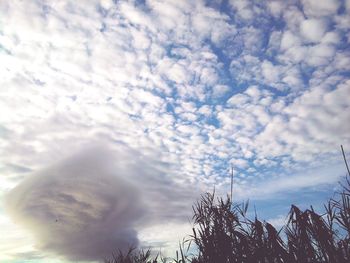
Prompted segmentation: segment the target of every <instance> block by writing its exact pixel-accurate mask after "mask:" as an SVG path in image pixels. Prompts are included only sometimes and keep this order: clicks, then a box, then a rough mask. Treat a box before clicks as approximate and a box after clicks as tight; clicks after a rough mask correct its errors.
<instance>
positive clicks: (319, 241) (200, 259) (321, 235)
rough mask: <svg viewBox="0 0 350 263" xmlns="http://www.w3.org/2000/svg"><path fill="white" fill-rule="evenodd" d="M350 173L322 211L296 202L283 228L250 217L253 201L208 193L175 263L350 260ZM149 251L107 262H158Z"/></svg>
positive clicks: (333, 262) (335, 262)
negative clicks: (243, 200) (219, 196)
mask: <svg viewBox="0 0 350 263" xmlns="http://www.w3.org/2000/svg"><path fill="white" fill-rule="evenodd" d="M349 178H350V175H349V176H348V177H347V178H346V180H345V183H344V184H342V190H341V191H340V192H339V193H337V197H336V198H333V199H331V200H329V201H328V203H327V204H325V206H324V207H325V212H324V213H323V214H318V213H316V212H315V211H314V210H313V208H312V207H311V208H310V209H306V210H304V211H303V210H301V209H299V208H298V207H297V206H295V205H292V206H291V209H290V212H289V214H288V216H287V219H288V220H287V223H286V225H285V226H283V228H282V229H281V230H280V231H277V230H276V229H275V227H274V226H273V225H271V224H269V223H268V222H266V221H261V220H259V219H258V218H257V216H255V218H253V219H250V218H248V216H247V210H248V203H243V204H240V205H238V204H234V203H233V202H232V201H231V200H230V197H227V198H226V199H223V198H216V197H215V193H206V194H204V195H202V197H201V199H200V200H199V201H198V202H197V203H195V204H194V206H193V214H194V215H193V223H194V227H193V233H192V235H190V236H189V239H188V240H187V241H186V242H189V244H192V250H194V251H196V252H195V253H194V255H193V254H191V255H190V254H189V247H188V246H187V245H186V246H185V243H184V244H182V245H180V249H179V251H177V253H176V255H177V256H176V258H175V259H173V261H172V262H175V263H185V262H190V263H255V262H256V263H282V262H283V263H284V262H290V263H294V262H295V263H297V262H298V263H309V262H310V263H311V262H312V263H326V262H327V263H349V262H350V179H349ZM150 257H151V254H150V252H149V251H148V252H142V251H141V252H135V251H132V250H131V251H130V252H129V253H128V254H127V255H125V256H124V255H122V254H119V256H117V257H114V259H112V260H107V261H106V263H124V262H127V263H129V262H130V263H133V262H135V263H136V262H137V263H157V262H165V259H162V258H160V259H158V258H155V259H151V258H150Z"/></svg>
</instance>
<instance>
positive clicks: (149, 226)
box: [0, 0, 350, 262]
mask: <svg viewBox="0 0 350 263" xmlns="http://www.w3.org/2000/svg"><path fill="white" fill-rule="evenodd" d="M349 12H350V1H340V0H323V1H316V0H301V1H294V0H291V1H278V0H276V1H250V0H223V1H219V0H213V1H202V0H198V1H171V0H150V1H111V0H101V1H98V0H88V1H68V0H64V1H59V2H57V1H36V0H33V1H1V3H0V14H1V15H0V61H1V63H0V72H1V80H0V112H1V114H0V150H1V152H2V154H1V155H0V156H1V157H0V172H1V174H0V196H1V200H2V202H1V203H0V228H1V229H8V231H6V233H5V236H3V237H0V250H1V251H5V252H4V253H2V255H0V260H2V261H3V260H7V261H8V262H16V260H24V259H27V258H26V257H28V259H29V258H32V259H33V260H36V261H40V260H44V261H45V262H48V261H47V260H48V259H50V260H51V259H52V260H70V259H72V258H74V257H76V258H81V256H82V254H84V251H85V252H86V251H89V246H96V244H93V243H88V242H87V243H88V244H87V246H86V247H83V248H79V249H81V253H80V254H79V253H78V252H76V253H75V252H74V251H70V250H69V249H68V248H67V246H69V242H70V241H69V240H74V238H78V237H80V236H79V235H78V234H77V235H76V236H70V235H68V234H62V233H65V232H64V231H62V229H59V228H57V226H43V225H45V224H43V222H44V221H42V220H44V219H47V217H46V216H48V215H52V214H55V215H60V216H62V217H63V216H64V217H65V219H64V220H66V227H67V229H66V230H67V233H68V232H72V231H73V232H74V230H76V229H78V228H77V227H78V226H80V227H81V226H84V227H85V228H88V229H98V230H99V231H101V233H104V231H105V232H106V231H107V232H110V233H119V234H120V233H122V234H120V236H121V237H124V235H125V239H126V240H129V239H130V238H134V239H135V240H136V239H137V240H138V241H139V243H140V244H141V245H145V246H147V245H150V246H154V247H159V246H160V247H162V249H164V250H169V251H170V250H172V249H174V247H176V246H177V241H178V240H179V239H181V238H182V237H183V236H185V235H186V234H189V232H187V231H190V229H191V228H190V225H189V224H188V217H190V213H191V209H188V208H190V207H191V204H192V203H193V201H194V200H195V199H196V198H197V197H198V195H199V194H200V193H203V192H205V191H211V190H212V189H213V188H214V186H215V188H216V190H217V193H218V194H219V195H223V196H224V195H225V194H226V193H228V191H229V189H230V169H231V166H232V167H233V169H234V197H235V199H236V200H237V201H242V200H247V199H250V200H251V202H252V204H255V205H256V207H257V211H258V214H259V215H261V217H262V218H265V219H268V220H270V221H271V222H274V223H275V224H276V226H278V225H280V224H281V222H282V221H283V217H284V215H285V214H286V212H287V211H288V209H289V205H290V204H291V203H292V202H293V203H296V204H298V205H300V206H302V207H306V206H308V205H309V204H312V205H314V207H319V208H321V207H322V203H323V202H324V201H325V200H327V198H329V197H331V196H332V194H333V191H334V190H335V189H336V188H337V182H338V181H339V180H340V178H341V177H342V176H343V175H345V167H344V164H343V161H342V156H341V152H340V145H341V144H342V145H344V147H345V150H347V151H350V135H349V130H350V121H349V120H350V109H349V106H350V103H349V99H348V98H349V95H350V79H349V76H350V53H349V41H350V16H349ZM100 155H103V156H105V157H106V158H105V160H103V161H101V160H100ZM96 160H97V161H96ZM75 161H76V163H74V162H75ZM101 162H102V163H103V165H101ZM78 164H79V165H80V166H78ZM91 164H96V167H99V169H100V170H98V169H97V168H91V170H92V171H95V173H93V172H91V171H90V170H89V171H88V172H87V168H86V167H90V165H91ZM102 166H104V167H108V169H111V170H108V169H107V170H105V168H102ZM81 167H84V169H83V168H81ZM111 167H113V169H114V170H113V169H112V168H111ZM141 167H142V168H141ZM116 170H117V172H115V171H116ZM60 173H61V174H60ZM113 173H116V174H115V175H113V176H112V175H111V174H113ZM73 174H75V175H74V176H73ZM86 174H88V176H87V175H86ZM98 175H102V177H103V179H101V183H100V184H98V183H95V182H97V181H98V180H100V179H99V177H98ZM71 178H74V179H71ZM125 180H126V181H127V182H124V181H125ZM114 184H116V185H124V184H125V185H127V187H126V188H128V187H130V189H134V191H135V192H137V194H135V196H129V192H131V191H126V192H124V190H123V189H121V192H120V193H119V194H116V195H114V194H113V191H112V190H111V189H110V188H108V185H114ZM129 184H130V185H129ZM103 185H104V187H105V188H103ZM141 185H142V187H141ZM16 186H18V187H17V188H15V189H14V187H16ZM63 186H64V188H63ZM13 189H14V190H13ZM88 189H90V190H91V189H92V190H91V191H92V193H93V194H92V195H91V196H90V195H89V194H88ZM108 189H109V190H108ZM90 190H89V191H90ZM109 191H110V192H109ZM50 193H51V194H50ZM99 193H105V194H99ZM8 194H9V195H10V196H11V197H9V198H5V197H6V196H7V195H8ZM61 194H64V197H65V198H66V199H64V200H65V201H64V202H63V201H62V200H63V199H60V198H58V196H61ZM38 196H41V197H43V198H42V199H38V198H36V197H38ZM86 196H89V197H88V198H87V197H86ZM2 197H4V198H2ZM61 197H62V196H61ZM67 198H68V199H69V198H73V199H74V200H76V201H77V202H76V204H75V206H74V207H73V206H72V205H70V203H69V202H67V200H68V199H67ZM133 198H136V199H135V200H142V202H143V203H142V204H143V205H142V206H143V207H144V208H145V210H146V211H148V212H145V211H143V210H142V209H141V210H142V213H141V212H140V213H141V214H142V216H141V215H139V217H140V218H143V219H144V220H143V221H142V222H144V223H142V224H141V223H140V222H137V221H135V222H134V217H135V214H134V213H136V211H138V209H140V208H139V207H138V206H135V207H134V206H132V205H130V203H131V200H133ZM138 198H139V199H138ZM6 200H7V201H6ZM70 200H71V199H70ZM115 200H117V201H115ZM118 200H119V201H118ZM113 202H117V203H118V202H119V203H118V206H117V207H119V208H120V209H122V208H121V207H124V206H119V204H124V203H125V204H127V205H128V206H130V207H132V209H130V210H128V213H126V214H127V215H128V218H129V220H126V221H130V222H128V224H127V226H126V225H123V224H119V225H118V226H113V225H110V224H109V222H108V223H106V222H104V221H103V220H102V219H101V218H105V217H108V218H109V217H110V218H112V219H115V216H117V213H116V212H115V211H114V210H113V211H110V210H108V211H107V210H105V207H109V206H110V205H111V204H114V203H113ZM140 202H141V201H140ZM86 205H89V207H90V208H89V209H91V210H89V213H85V212H84V211H85V210H84V209H85V208H84V207H86ZM73 210H74V211H73ZM141 210H140V211H141ZM187 210H188V213H187V212H183V211H187ZM76 211H78V212H84V213H85V214H84V213H83V214H84V216H85V217H84V216H81V214H79V213H78V212H76ZM179 211H182V212H181V213H179ZM161 212H162V213H161ZM39 214H40V215H41V216H42V217H38V215H39ZM174 214H180V215H178V216H175V217H173V216H172V215H174ZM44 215H45V216H44ZM99 216H100V217H99ZM103 216H105V217H103ZM169 218H171V220H170V219H169ZM100 219H101V220H100ZM99 220H100V221H99ZM102 222H104V223H102ZM38 226H40V227H38ZM106 226H108V227H109V228H108V229H107V228H106ZM123 227H125V228H127V229H128V231H129V230H130V232H128V233H126V232H125V231H124V230H125V229H123ZM114 228H115V229H114ZM159 229H161V231H160V230H159ZM68 230H69V231H68ZM50 231H57V235H59V238H58V240H59V241H60V243H57V244H52V242H51V243H50V239H49V238H47V236H45V235H46V234H45V233H48V232H50ZM96 231H97V230H96ZM114 231H116V232H114ZM118 231H119V232H118ZM120 231H122V232H120ZM123 231H124V232H125V233H124V232H123ZM131 233H132V234H131ZM88 234H91V235H93V233H92V232H91V233H90V232H89V233H88ZM88 237H89V236H86V237H83V238H86V239H89V238H88ZM110 238H111V239H113V242H114V241H115V242H116V244H121V243H120V242H124V241H123V240H122V238H115V236H113V237H112V236H111V237H110ZM128 238H129V239H128ZM130 240H131V239H130ZM113 242H112V243H113ZM118 242H119V243H118ZM159 244H161V245H159ZM84 249H85V250H84ZM77 251H78V249H77ZM79 251H80V250H79ZM99 253H102V251H99V250H97V251H96V256H97V255H100V254H99ZM1 257H2V258H1ZM93 257H94V255H91V256H90V257H89V258H87V259H91V258H93ZM64 258H65V259H64ZM7 261H6V262H7Z"/></svg>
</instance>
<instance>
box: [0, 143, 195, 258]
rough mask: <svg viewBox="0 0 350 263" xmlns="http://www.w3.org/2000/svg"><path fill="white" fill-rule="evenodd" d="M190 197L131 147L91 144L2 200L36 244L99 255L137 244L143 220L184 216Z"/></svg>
mask: <svg viewBox="0 0 350 263" xmlns="http://www.w3.org/2000/svg"><path fill="white" fill-rule="evenodd" d="M136 182H137V184H136ZM190 196H193V195H192V194H191V192H190V191H189V190H188V189H185V188H184V187H182V186H180V185H178V184H176V183H175V182H174V181H173V180H171V179H170V178H168V176H167V175H164V174H163V175H162V174H161V172H160V171H157V169H156V168H152V166H151V164H150V159H147V158H145V157H144V156H143V157H140V155H138V154H137V153H136V152H135V151H131V150H130V149H128V148H127V147H122V146H120V148H119V149H118V150H113V151H112V150H111V149H107V148H106V147H101V146H98V147H97V146H93V147H89V148H87V149H84V150H82V151H80V152H78V153H77V154H75V155H74V156H73V157H70V158H67V159H65V160H63V161H61V162H59V163H57V164H55V165H53V166H50V167H49V168H46V169H44V170H42V171H40V172H38V173H35V174H33V175H31V176H29V177H28V178H27V179H25V180H24V181H23V182H22V183H20V184H19V185H18V186H17V187H15V188H14V189H13V190H11V191H10V192H9V194H8V195H7V197H6V206H7V210H8V212H9V214H10V216H11V217H12V218H13V220H14V221H15V222H16V223H19V224H21V225H23V226H25V227H27V228H28V229H29V230H31V231H32V233H33V234H34V237H35V238H36V242H37V246H38V248H39V249H40V250H42V251H48V252H54V253H56V254H58V255H62V256H64V257H66V258H68V259H71V260H102V259H103V258H106V257H109V256H111V254H112V252H115V251H117V250H122V251H123V250H126V249H128V248H129V247H130V246H137V245H139V243H140V241H139V240H138V236H137V232H138V230H139V229H142V227H144V226H147V225H151V224H157V223H161V222H162V221H164V220H169V219H170V218H172V219H173V220H179V219H184V218H185V217H186V215H185V213H183V214H182V213H181V211H184V207H183V206H184V205H185V204H184V200H188V201H190V199H191V198H190V199H189V198H188V197H190ZM185 203H187V202H185ZM188 210H189V209H188V208H187V209H186V211H188ZM175 211H177V212H176V213H175ZM179 212H180V213H179ZM175 214H176V216H174V215H175Z"/></svg>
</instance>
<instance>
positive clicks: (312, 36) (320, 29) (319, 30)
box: [300, 19, 327, 42]
mask: <svg viewBox="0 0 350 263" xmlns="http://www.w3.org/2000/svg"><path fill="white" fill-rule="evenodd" d="M326 31H327V27H326V25H325V23H324V22H323V21H322V20H317V19H306V20H304V21H303V22H302V23H301V25H300V32H301V34H302V36H303V37H304V38H305V39H306V40H307V41H310V42H320V41H321V39H322V37H323V36H324V34H325V33H326Z"/></svg>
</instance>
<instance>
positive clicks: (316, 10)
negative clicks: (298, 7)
mask: <svg viewBox="0 0 350 263" xmlns="http://www.w3.org/2000/svg"><path fill="white" fill-rule="evenodd" d="M302 4H303V10H304V12H305V14H306V15H307V16H314V17H319V16H331V15H335V14H336V13H337V10H338V9H339V7H340V5H341V2H340V1H339V0H322V1H317V0H302Z"/></svg>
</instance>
